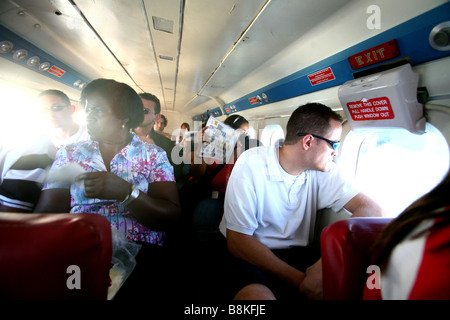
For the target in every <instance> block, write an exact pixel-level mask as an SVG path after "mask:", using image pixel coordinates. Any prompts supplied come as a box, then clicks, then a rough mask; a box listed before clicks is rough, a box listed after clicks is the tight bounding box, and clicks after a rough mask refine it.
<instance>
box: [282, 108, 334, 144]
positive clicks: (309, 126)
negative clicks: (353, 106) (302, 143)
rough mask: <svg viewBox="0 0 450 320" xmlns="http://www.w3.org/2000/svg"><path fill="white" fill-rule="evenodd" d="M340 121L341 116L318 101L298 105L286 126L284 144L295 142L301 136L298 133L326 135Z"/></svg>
mask: <svg viewBox="0 0 450 320" xmlns="http://www.w3.org/2000/svg"><path fill="white" fill-rule="evenodd" d="M337 123H339V125H340V124H341V123H342V117H341V116H340V115H339V114H338V113H337V112H335V111H333V110H332V109H331V108H329V107H327V106H325V105H323V104H320V103H308V104H305V105H303V106H300V107H298V108H297V109H296V110H295V111H294V112H293V113H292V115H291V117H290V118H289V121H288V123H287V126H286V138H285V141H284V144H285V145H292V144H296V143H297V141H298V140H300V139H301V138H302V137H301V136H298V134H299V133H306V134H315V135H318V136H322V137H326V136H327V135H329V134H330V133H331V131H332V130H333V128H334V127H335V126H336V125H337Z"/></svg>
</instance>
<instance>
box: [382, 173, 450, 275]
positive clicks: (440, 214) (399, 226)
mask: <svg viewBox="0 0 450 320" xmlns="http://www.w3.org/2000/svg"><path fill="white" fill-rule="evenodd" d="M449 190H450V171H449V172H448V173H447V175H446V176H445V178H444V179H443V180H442V181H441V183H439V184H438V185H437V186H436V187H435V188H434V189H433V190H431V191H430V192H429V193H427V194H426V195H424V196H422V197H421V198H419V199H418V200H416V201H415V202H413V203H412V204H411V205H410V206H409V207H408V208H406V209H405V210H404V211H403V212H402V213H401V214H400V215H399V216H398V217H397V218H395V219H394V220H393V221H392V222H391V223H389V224H388V225H387V226H386V228H385V229H384V230H383V232H382V233H381V234H380V236H379V237H378V239H377V241H376V242H375V245H374V248H373V252H374V254H373V263H374V264H377V265H378V266H379V267H380V268H381V269H382V270H383V269H384V267H385V266H386V264H387V263H388V261H389V257H390V254H391V252H392V250H393V249H394V247H395V246H396V245H397V244H398V243H400V242H401V241H402V240H403V239H404V238H405V237H406V236H407V235H408V234H409V233H410V232H411V231H412V230H414V228H416V227H417V225H419V223H421V222H422V221H424V220H427V219H434V218H443V219H442V220H440V221H439V222H438V223H435V224H434V226H432V228H439V227H442V226H445V225H448V224H450V212H449V206H450V198H449V196H448V195H449ZM445 207H447V210H438V209H441V208H445ZM425 231H426V230H425ZM425 231H424V232H425Z"/></svg>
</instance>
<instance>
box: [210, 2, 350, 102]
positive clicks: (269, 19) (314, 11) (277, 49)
mask: <svg viewBox="0 0 450 320" xmlns="http://www.w3.org/2000/svg"><path fill="white" fill-rule="evenodd" d="M320 2H321V1H317V0H303V1H284V0H272V1H271V2H270V4H269V5H268V6H267V8H266V9H265V10H264V11H263V12H262V13H261V15H260V16H259V18H258V19H257V20H256V21H255V23H254V25H253V26H252V27H251V28H250V29H249V30H248V32H247V33H246V35H245V37H244V38H243V39H242V40H241V42H240V43H239V45H238V46H236V48H235V50H234V51H233V52H232V53H231V54H230V55H229V57H228V59H227V60H226V61H225V63H224V65H223V66H222V68H220V70H218V71H217V73H216V74H215V76H214V78H213V79H212V80H211V81H210V85H208V86H207V87H206V88H205V90H204V92H203V93H204V94H207V95H219V96H221V95H222V93H223V92H224V91H225V90H224V89H220V88H227V89H228V88H231V87H233V86H234V85H235V84H236V83H238V82H240V81H241V80H242V79H244V78H246V77H248V76H249V75H250V74H252V73H253V72H254V71H255V70H257V69H259V68H260V67H261V66H262V65H263V64H265V63H266V62H267V61H269V60H271V59H272V58H273V57H275V56H277V55H278V56H279V54H280V53H281V52H282V51H283V50H284V49H285V48H288V47H289V46H290V45H291V44H292V43H294V42H295V41H297V40H298V39H299V38H301V37H302V36H303V35H304V34H305V33H308V32H309V30H311V29H313V28H315V27H316V26H317V25H319V24H321V23H322V22H323V21H325V20H327V18H328V17H329V16H331V15H333V13H334V12H336V11H337V10H338V9H339V8H341V7H342V6H344V5H345V4H346V3H348V2H350V0H338V1H332V2H331V1H326V5H319V3H320ZM322 2H324V1H323V0H322ZM311 54H313V55H315V54H317V52H314V48H309V50H308V51H306V50H305V51H304V52H303V54H299V55H298V56H296V57H290V58H289V59H286V60H285V61H280V64H281V66H282V67H281V68H279V69H278V70H270V71H271V72H270V76H267V75H266V76H265V77H261V78H260V79H258V80H257V82H254V83H253V84H254V85H258V86H259V87H261V86H263V85H262V84H264V85H267V84H269V83H271V82H273V81H274V79H273V75H274V74H275V75H277V74H280V73H281V74H283V75H286V74H287V75H288V74H291V73H293V72H295V71H297V70H298V69H299V68H298V66H299V65H300V64H301V61H302V59H304V56H305V55H311ZM276 80H278V79H276ZM217 87H218V88H219V89H217ZM253 88H254V86H252V87H249V86H247V87H246V88H240V89H241V90H243V91H244V92H245V91H246V93H248V92H249V91H252V89H253Z"/></svg>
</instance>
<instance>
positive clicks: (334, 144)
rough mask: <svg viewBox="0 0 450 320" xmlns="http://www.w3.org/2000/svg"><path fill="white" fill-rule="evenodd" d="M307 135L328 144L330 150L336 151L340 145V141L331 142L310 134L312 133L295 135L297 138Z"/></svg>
mask: <svg viewBox="0 0 450 320" xmlns="http://www.w3.org/2000/svg"><path fill="white" fill-rule="evenodd" d="M308 134H310V135H312V136H313V137H314V138H317V139H321V140H324V141H326V142H328V143H329V144H330V146H331V148H333V150H337V149H338V148H339V145H340V144H341V142H340V141H331V140H328V139H327V138H324V137H321V136H318V135H316V134H312V133H297V135H298V136H299V137H304V136H307V135H308Z"/></svg>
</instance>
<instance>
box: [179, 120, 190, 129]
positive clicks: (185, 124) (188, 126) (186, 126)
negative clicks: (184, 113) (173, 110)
mask: <svg viewBox="0 0 450 320" xmlns="http://www.w3.org/2000/svg"><path fill="white" fill-rule="evenodd" d="M182 126H184V127H185V128H186V129H187V131H191V126H190V125H189V123H187V122H183V123H182V124H181V126H180V128H181V127H182Z"/></svg>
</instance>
